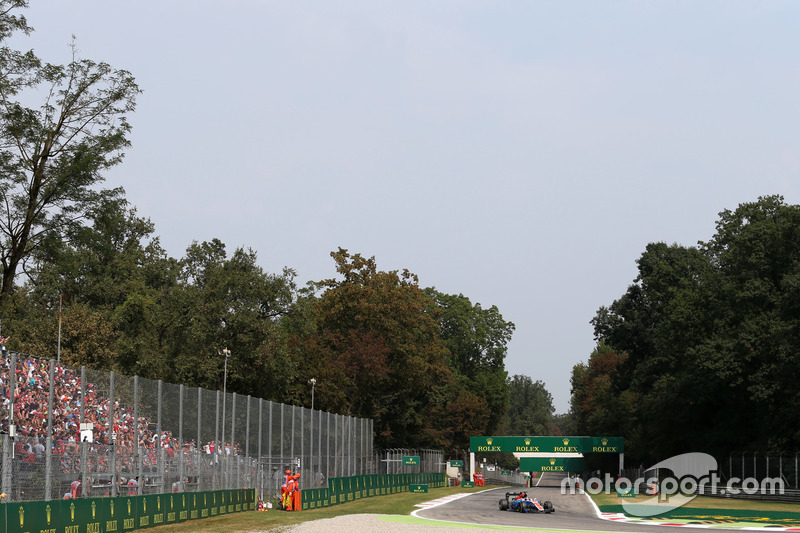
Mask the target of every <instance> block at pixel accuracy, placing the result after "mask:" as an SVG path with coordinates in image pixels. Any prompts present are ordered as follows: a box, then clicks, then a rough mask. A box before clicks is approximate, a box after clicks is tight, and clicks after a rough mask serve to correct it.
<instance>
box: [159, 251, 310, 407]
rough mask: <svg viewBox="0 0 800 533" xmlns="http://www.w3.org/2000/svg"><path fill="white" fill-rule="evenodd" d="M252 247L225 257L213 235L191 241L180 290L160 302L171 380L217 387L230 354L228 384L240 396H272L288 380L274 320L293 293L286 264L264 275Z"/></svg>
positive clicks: (289, 374)
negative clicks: (165, 321)
mask: <svg viewBox="0 0 800 533" xmlns="http://www.w3.org/2000/svg"><path fill="white" fill-rule="evenodd" d="M256 259H257V258H256V254H255V252H253V251H252V250H245V249H243V248H239V249H237V250H235V251H234V252H233V254H232V255H231V256H230V257H228V254H227V252H226V250H225V244H224V243H222V242H221V241H220V240H218V239H213V240H212V241H210V242H209V241H207V242H202V243H196V242H195V243H193V244H192V245H191V246H189V248H188V249H187V251H186V257H185V258H184V259H183V260H182V261H181V273H180V275H179V287H178V288H177V290H176V291H174V293H173V295H172V297H171V298H170V300H169V301H168V302H167V306H168V309H169V321H170V322H169V324H170V325H169V335H168V336H167V342H168V346H167V347H166V360H167V362H168V363H167V366H168V368H169V369H170V372H171V375H172V379H173V380H180V382H181V383H186V384H189V385H193V386H202V387H206V388H218V389H222V388H223V379H224V370H223V368H224V363H225V358H224V357H223V356H221V355H220V354H219V350H221V349H222V348H225V347H227V348H228V349H229V350H230V351H231V356H230V359H229V361H228V388H229V389H230V390H233V391H236V392H238V393H241V394H250V395H253V396H257V397H261V398H275V399H279V398H280V396H281V395H282V394H284V393H285V392H286V389H287V385H286V383H287V381H288V382H289V383H291V382H292V381H293V365H292V364H291V363H290V361H289V356H288V353H287V349H286V341H285V338H284V334H283V332H282V330H281V328H280V327H279V319H280V318H281V317H282V316H284V315H285V314H286V313H287V312H288V310H289V308H290V307H291V305H292V302H293V300H294V294H295V285H294V276H295V273H294V271H292V270H291V269H288V268H287V269H284V271H283V272H282V273H281V274H267V273H265V272H264V271H263V269H262V268H261V267H259V266H258V264H257V261H256Z"/></svg>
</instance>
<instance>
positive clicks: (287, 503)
mask: <svg viewBox="0 0 800 533" xmlns="http://www.w3.org/2000/svg"><path fill="white" fill-rule="evenodd" d="M291 477H292V471H291V470H287V471H286V473H285V474H284V475H283V482H282V483H281V508H283V509H284V510H285V511H289V510H291V509H290V507H291V502H292V500H291V496H292V495H291V493H290V492H289V480H290V479H291Z"/></svg>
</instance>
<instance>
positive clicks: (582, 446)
mask: <svg viewBox="0 0 800 533" xmlns="http://www.w3.org/2000/svg"><path fill="white" fill-rule="evenodd" d="M469 451H470V452H473V453H485V452H508V453H525V452H539V453H623V452H624V451H625V439H623V438H622V437H470V439H469Z"/></svg>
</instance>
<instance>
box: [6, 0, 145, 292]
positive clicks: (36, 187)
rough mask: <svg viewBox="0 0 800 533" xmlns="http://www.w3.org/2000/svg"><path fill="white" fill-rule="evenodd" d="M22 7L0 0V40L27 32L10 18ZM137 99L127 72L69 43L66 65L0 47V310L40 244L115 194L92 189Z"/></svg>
mask: <svg viewBox="0 0 800 533" xmlns="http://www.w3.org/2000/svg"><path fill="white" fill-rule="evenodd" d="M21 7H27V2H23V1H19V0H0V41H2V42H5V41H6V40H7V39H8V37H10V36H11V35H12V34H13V33H15V32H18V31H21V32H25V33H28V32H30V31H31V28H30V27H29V26H28V25H27V21H26V20H25V18H24V17H22V16H20V15H17V14H16V12H15V10H16V9H19V8H21ZM138 94H139V87H138V86H137V85H136V82H135V81H134V78H133V76H132V75H131V74H130V73H129V72H127V71H125V70H121V69H114V68H112V67H111V66H110V65H108V64H107V63H103V62H95V61H92V60H89V59H82V58H80V57H78V54H77V48H76V47H75V45H74V43H73V58H72V61H71V62H70V63H69V64H67V65H54V64H50V63H46V62H44V61H42V60H41V59H40V58H38V57H37V56H36V55H35V54H34V53H33V51H27V52H21V51H18V50H15V49H12V48H10V47H8V46H5V45H4V46H0V263H2V268H3V274H2V279H0V307H3V306H4V305H5V304H6V302H7V301H8V298H9V295H10V294H11V292H12V291H13V289H14V286H15V280H16V278H17V275H18V273H19V269H20V268H22V267H23V266H24V263H25V261H27V260H28V259H29V258H30V257H31V255H32V254H33V253H34V252H35V251H36V250H37V249H38V247H39V246H40V245H41V244H42V242H43V241H44V240H45V239H47V238H48V237H50V236H51V235H52V234H57V235H61V234H63V233H64V232H66V231H69V230H74V229H75V228H76V226H80V225H81V224H82V221H83V220H85V218H86V216H87V213H89V212H90V211H91V210H92V208H93V207H94V206H96V205H97V204H99V203H102V202H104V201H109V200H112V199H115V198H120V197H121V195H122V190H121V189H101V188H99V185H100V184H101V183H102V182H103V181H104V177H103V171H105V170H107V169H108V168H110V167H112V166H114V165H116V164H118V163H119V162H120V161H121V159H122V156H123V150H124V149H125V148H126V147H127V146H128V145H129V141H128V134H129V132H130V129H131V127H130V124H129V123H128V120H127V116H128V114H129V113H131V112H133V111H134V109H135V108H136V96H137V95H138ZM36 100H38V102H39V103H38V106H35V107H29V106H27V105H26V103H27V102H31V101H36Z"/></svg>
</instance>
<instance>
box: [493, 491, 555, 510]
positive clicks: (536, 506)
mask: <svg viewBox="0 0 800 533" xmlns="http://www.w3.org/2000/svg"><path fill="white" fill-rule="evenodd" d="M500 510H501V511H508V510H511V511H517V512H518V513H546V514H550V513H554V512H555V511H556V510H555V508H554V507H553V502H551V501H546V502H544V503H542V502H540V501H539V500H538V499H536V498H530V497H528V494H527V493H526V492H506V497H505V498H503V499H502V500H500Z"/></svg>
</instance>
